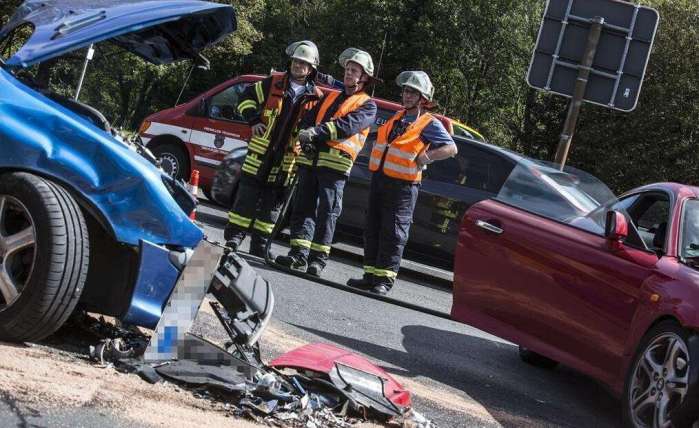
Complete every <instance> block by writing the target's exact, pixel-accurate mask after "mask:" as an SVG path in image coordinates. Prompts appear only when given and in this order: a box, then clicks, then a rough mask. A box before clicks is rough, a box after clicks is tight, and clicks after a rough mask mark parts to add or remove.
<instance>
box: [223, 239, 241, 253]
mask: <svg viewBox="0 0 699 428" xmlns="http://www.w3.org/2000/svg"><path fill="white" fill-rule="evenodd" d="M239 246H240V241H238V240H235V239H231V240H230V241H226V247H228V251H230V252H231V253H237V252H238V247H239Z"/></svg>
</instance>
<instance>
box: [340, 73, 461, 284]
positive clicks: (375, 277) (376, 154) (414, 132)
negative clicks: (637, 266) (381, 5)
mask: <svg viewBox="0 0 699 428" xmlns="http://www.w3.org/2000/svg"><path fill="white" fill-rule="evenodd" d="M396 83H397V84H398V86H399V87H401V89H402V101H403V110H401V111H399V112H398V113H396V114H395V115H394V116H393V117H392V118H391V119H389V120H388V121H387V122H386V123H385V124H384V125H383V126H381V127H380V128H379V130H378V133H377V139H376V144H375V145H374V147H373V148H372V151H371V157H370V159H369V170H370V171H372V177H371V188H370V191H369V210H368V215H367V220H366V228H365V230H364V276H363V277H362V278H361V279H350V280H349V281H348V282H347V285H349V286H350V287H356V288H361V289H365V290H370V291H372V292H374V293H376V294H381V295H384V294H386V293H388V291H389V290H390V289H391V287H393V283H394V282H395V279H396V277H397V276H398V269H399V267H400V261H401V258H402V256H403V249H404V248H405V244H406V242H407V241H408V234H409V231H410V224H411V223H412V218H413V210H414V209H415V203H416V201H417V197H418V190H419V188H420V181H421V179H422V170H423V169H424V168H425V167H426V165H429V164H431V163H432V162H434V161H438V160H442V159H446V158H449V157H452V156H454V155H455V154H456V152H457V149H456V145H455V144H454V140H453V139H452V137H451V135H450V134H449V132H447V130H446V129H445V128H444V125H442V123H441V122H440V121H439V120H437V119H435V118H434V116H432V115H431V114H430V113H429V112H427V111H426V110H428V109H429V108H432V107H433V106H434V104H433V102H432V99H433V96H434V87H433V86H432V83H431V82H430V78H429V76H428V75H427V74H426V73H425V72H422V71H404V72H402V73H400V74H399V75H398V78H397V79H396Z"/></svg>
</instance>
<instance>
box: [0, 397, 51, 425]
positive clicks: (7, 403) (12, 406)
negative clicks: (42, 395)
mask: <svg viewBox="0 0 699 428" xmlns="http://www.w3.org/2000/svg"><path fill="white" fill-rule="evenodd" d="M0 402H1V403H2V406H0V411H4V410H5V409H3V407H5V408H6V409H8V410H9V412H10V413H12V414H13V415H14V416H16V418H17V425H15V426H16V427H17V428H30V427H36V428H38V427H40V426H41V425H36V424H33V423H30V422H29V418H40V417H41V413H40V412H39V411H38V410H35V409H32V408H29V407H26V406H24V407H26V409H22V408H21V407H20V404H19V402H18V401H17V400H15V398H14V397H13V396H12V395H10V393H8V392H6V391H0ZM3 419H4V418H3Z"/></svg>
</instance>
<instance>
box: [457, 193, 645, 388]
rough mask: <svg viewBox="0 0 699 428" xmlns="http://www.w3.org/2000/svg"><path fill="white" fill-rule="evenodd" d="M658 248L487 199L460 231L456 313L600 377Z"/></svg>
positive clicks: (611, 369)
mask: <svg viewBox="0 0 699 428" xmlns="http://www.w3.org/2000/svg"><path fill="white" fill-rule="evenodd" d="M657 260H658V258H657V256H656V255H655V254H654V253H652V252H650V251H648V250H647V249H642V248H634V247H633V246H632V245H624V246H623V247H622V248H621V249H617V250H614V249H612V248H611V247H610V245H609V242H608V240H607V239H606V238H605V237H604V236H601V235H598V234H595V233H592V232H589V231H586V230H583V229H580V228H576V227H573V226H571V225H568V224H564V223H561V222H558V221H554V220H551V219H548V218H545V217H542V216H540V215H537V214H533V213H530V212H527V211H524V210H521V209H518V208H515V207H513V206H510V205H506V204H503V203H500V202H497V201H494V200H488V201H483V202H481V203H479V204H477V205H475V206H474V207H472V208H471V209H470V210H469V211H468V212H467V214H466V216H465V217H464V221H463V225H462V228H461V230H460V237H459V244H458V248H457V256H456V266H455V272H454V273H455V287H454V306H453V309H452V314H453V316H454V318H455V319H458V320H461V321H464V322H466V323H468V324H471V325H474V326H476V327H480V328H483V329H485V330H487V331H489V332H494V333H495V334H497V335H500V336H502V337H504V338H507V339H509V340H512V341H513V342H516V343H518V344H520V345H522V346H525V347H527V348H529V349H532V350H534V351H535V352H539V353H541V354H544V355H546V356H549V357H551V358H553V359H555V360H557V361H561V362H564V363H566V364H569V365H572V366H574V367H577V368H579V369H581V370H583V371H585V372H588V373H590V374H592V375H594V376H596V377H600V378H602V379H610V378H611V377H613V376H616V375H617V374H618V370H619V369H620V367H621V364H622V355H623V352H624V345H625V339H626V337H627V331H628V329H629V328H630V325H631V322H632V320H633V317H634V314H635V312H636V308H637V306H638V304H639V299H640V298H641V295H640V293H641V285H642V284H643V282H644V281H645V280H646V279H647V278H649V277H650V276H651V275H652V274H653V272H654V267H655V264H656V263H657Z"/></svg>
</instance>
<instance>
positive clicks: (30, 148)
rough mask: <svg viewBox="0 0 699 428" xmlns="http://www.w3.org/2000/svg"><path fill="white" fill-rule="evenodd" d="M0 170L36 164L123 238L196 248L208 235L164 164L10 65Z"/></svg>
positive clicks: (2, 89)
mask: <svg viewBox="0 0 699 428" xmlns="http://www.w3.org/2000/svg"><path fill="white" fill-rule="evenodd" d="M0 169H19V170H25V171H34V172H36V173H38V174H41V175H44V176H48V177H54V178H56V179H57V180H59V181H61V182H63V183H65V184H66V185H68V186H70V187H72V189H73V190H74V191H75V192H78V193H80V194H81V196H82V197H83V198H85V199H86V200H87V201H89V202H90V203H91V204H92V205H93V206H94V207H95V208H96V209H98V210H99V211H100V212H101V214H102V216H103V218H104V219H105V220H106V221H107V222H108V224H109V226H110V227H111V229H112V232H113V233H114V235H115V237H116V240H117V241H119V242H121V243H124V244H129V245H133V246H138V245H139V243H140V241H141V240H146V241H150V242H153V243H155V244H163V245H164V244H168V245H174V246H182V247H188V248H193V247H195V246H196V245H197V244H198V243H199V242H200V241H201V239H202V238H203V234H202V232H201V230H200V229H199V228H198V227H196V226H195V225H194V224H193V223H192V222H191V221H190V220H189V218H188V217H187V215H186V214H185V213H184V211H182V209H180V207H179V206H178V205H177V203H176V202H175V200H174V199H173V198H172V197H171V196H170V194H169V193H168V190H167V188H166V187H165V185H164V184H163V182H162V174H163V173H162V172H161V171H159V170H158V169H157V168H155V167H154V166H153V165H151V164H150V163H148V162H147V161H146V160H145V159H143V158H142V157H140V156H139V155H138V154H136V153H135V152H133V151H131V150H129V149H128V148H127V147H126V146H124V145H123V144H122V143H120V142H118V141H116V140H115V139H113V138H112V137H111V136H110V135H109V134H107V133H106V132H104V131H102V130H100V129H98V128H97V127H95V126H93V125H92V124H90V123H89V122H88V121H86V120H84V119H83V118H81V117H80V116H78V115H76V114H74V113H73V112H71V111H69V110H67V109H65V108H64V107H62V106H60V105H58V104H57V103H55V102H53V101H51V100H50V99H48V98H47V97H45V96H43V95H42V94H40V93H38V92H36V91H34V90H32V89H30V88H28V87H27V86H25V85H23V84H22V83H21V82H19V81H18V80H16V79H15V78H14V77H13V76H12V75H11V74H9V73H8V72H6V71H5V70H2V69H0Z"/></svg>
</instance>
